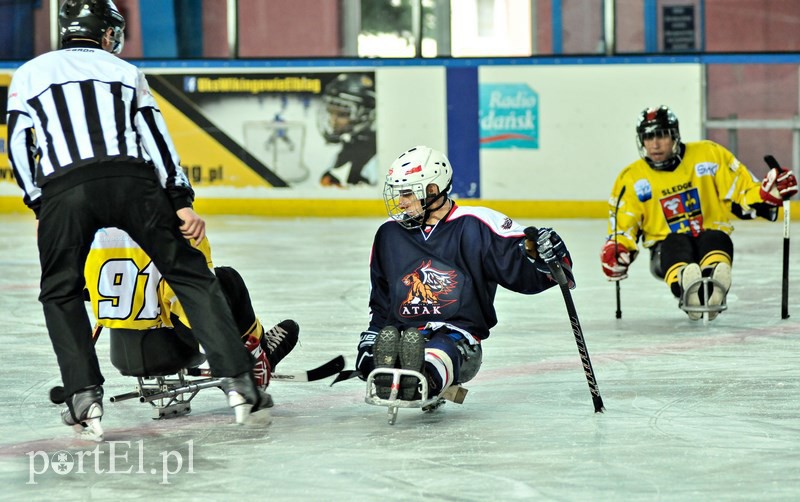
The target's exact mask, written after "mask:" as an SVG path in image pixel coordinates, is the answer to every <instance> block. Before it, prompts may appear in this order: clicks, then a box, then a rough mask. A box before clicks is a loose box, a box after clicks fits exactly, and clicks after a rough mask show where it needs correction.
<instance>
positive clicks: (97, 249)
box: [84, 228, 213, 330]
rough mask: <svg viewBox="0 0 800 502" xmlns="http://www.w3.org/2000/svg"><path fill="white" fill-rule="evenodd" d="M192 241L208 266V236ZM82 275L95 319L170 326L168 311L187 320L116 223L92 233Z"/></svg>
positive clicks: (121, 324)
mask: <svg viewBox="0 0 800 502" xmlns="http://www.w3.org/2000/svg"><path fill="white" fill-rule="evenodd" d="M197 247H198V249H200V250H201V251H202V252H203V254H204V255H205V257H206V261H207V262H208V266H209V268H212V269H213V264H212V263H211V246H210V245H209V243H208V239H207V238H205V239H203V240H202V241H201V242H200V245H199V246H197ZM84 277H85V279H86V289H87V290H88V291H89V298H90V300H91V303H92V310H93V311H94V316H95V319H96V320H97V323H98V324H100V325H102V326H103V327H106V328H125V329H137V330H142V329H151V328H159V327H164V326H166V327H170V328H171V327H172V322H171V321H170V314H175V315H177V316H178V317H179V318H180V319H181V322H182V323H183V324H185V325H186V326H190V325H189V320H188V319H187V318H186V314H185V313H184V311H183V307H182V306H181V304H180V302H179V301H178V298H177V296H175V293H174V291H172V288H171V287H170V286H169V285H168V284H167V283H166V281H164V280H163V277H162V276H161V273H160V272H159V271H158V269H157V268H156V267H155V264H153V262H152V260H151V259H150V257H149V256H148V255H147V254H146V253H145V252H144V250H142V249H141V248H140V247H139V245H138V244H136V242H135V241H134V240H133V239H131V238H130V236H129V235H128V234H127V233H125V232H124V231H122V230H120V229H118V228H105V229H101V230H99V231H98V232H97V234H95V238H94V242H92V247H91V250H90V251H89V256H88V257H87V259H86V267H85V268H84Z"/></svg>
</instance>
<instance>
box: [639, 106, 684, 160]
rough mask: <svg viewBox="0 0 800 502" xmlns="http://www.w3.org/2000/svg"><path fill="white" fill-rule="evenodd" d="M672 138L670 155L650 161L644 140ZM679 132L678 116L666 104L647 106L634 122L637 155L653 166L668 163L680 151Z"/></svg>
mask: <svg viewBox="0 0 800 502" xmlns="http://www.w3.org/2000/svg"><path fill="white" fill-rule="evenodd" d="M666 136H669V137H671V138H672V141H673V143H672V156H671V157H670V158H669V159H667V160H665V161H663V162H652V161H650V160H649V159H648V157H647V149H646V148H645V147H644V142H645V140H648V139H652V138H663V137H666ZM680 144H681V133H680V129H679V127H678V117H677V116H675V114H674V113H672V110H670V109H669V108H668V107H666V106H663V105H662V106H659V107H657V108H647V109H646V110H643V111H642V113H641V114H640V115H639V119H638V121H637V123H636V147H637V149H638V150H639V156H640V157H641V158H643V159H645V160H647V161H648V163H649V164H650V165H651V166H653V167H654V168H659V167H662V166H663V165H665V164H667V163H670V161H672V159H674V158H675V157H676V156H677V155H678V154H679V153H680Z"/></svg>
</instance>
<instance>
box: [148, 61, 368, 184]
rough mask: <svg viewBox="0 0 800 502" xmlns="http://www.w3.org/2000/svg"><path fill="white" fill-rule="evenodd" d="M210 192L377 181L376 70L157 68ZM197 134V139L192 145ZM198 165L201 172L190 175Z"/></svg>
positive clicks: (162, 93)
mask: <svg viewBox="0 0 800 502" xmlns="http://www.w3.org/2000/svg"><path fill="white" fill-rule="evenodd" d="M150 80H152V84H151V85H152V87H153V89H154V91H155V93H156V95H157V97H159V98H160V99H162V100H163V101H165V102H166V103H168V105H169V106H165V108H167V109H168V111H166V112H165V113H171V115H170V116H169V117H168V119H169V120H170V123H171V124H175V126H174V127H175V128H178V129H179V130H180V131H181V134H180V135H179V134H177V133H176V135H175V136H176V138H179V139H176V142H178V143H179V144H178V147H179V148H180V147H181V144H180V143H181V142H183V141H185V142H186V144H187V148H185V150H187V155H186V156H185V158H186V161H185V163H186V165H187V166H189V173H188V174H189V176H190V179H191V181H192V183H193V184H195V185H196V186H197V187H198V188H199V189H201V191H203V195H207V194H208V193H209V192H208V189H213V190H214V191H215V193H214V194H213V195H214V196H216V195H218V194H217V193H216V192H220V194H221V195H226V194H227V193H228V192H230V191H231V189H234V191H235V189H242V188H245V189H247V190H250V191H252V190H253V189H254V188H270V187H272V188H289V189H291V190H292V191H293V192H295V193H296V194H297V195H298V196H300V195H302V194H304V193H309V194H313V195H315V196H318V195H321V194H336V193H339V191H332V190H329V189H328V188H329V187H338V188H352V189H353V190H348V191H347V195H348V196H352V195H353V194H356V195H355V196H356V197H358V196H359V195H358V193H360V192H364V191H363V190H357V189H356V187H367V188H368V189H369V190H368V192H369V193H366V194H365V195H364V196H366V197H374V191H375V190H374V187H375V186H376V183H377V175H376V168H375V162H376V153H377V143H376V135H375V103H376V100H375V98H376V94H375V74H374V72H337V73H311V72H309V73H288V72H286V73H238V74H228V73H226V74H211V73H203V74H199V73H198V74H177V75H175V74H169V75H166V74H165V75H153V76H152V77H150ZM189 144H191V148H188V145H189ZM193 175H194V177H193Z"/></svg>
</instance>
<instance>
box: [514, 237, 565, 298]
mask: <svg viewBox="0 0 800 502" xmlns="http://www.w3.org/2000/svg"><path fill="white" fill-rule="evenodd" d="M532 230H533V227H528V228H526V229H525V234H526V235H531V234H532ZM522 245H523V247H524V248H525V253H526V254H527V256H528V259H529V260H530V261H531V262H533V264H534V265H535V266H536V270H538V271H539V272H541V273H543V274H547V275H550V267H549V264H550V263H553V262H556V261H558V262H561V265H562V268H563V270H564V273H565V274H566V275H567V279H569V287H570V289H572V288H574V287H575V277H574V276H573V275H572V258H571V257H570V254H569V251H568V250H567V245H566V244H564V241H563V240H562V239H561V237H560V236H559V235H558V234H557V233H556V231H555V230H553V229H552V228H540V229H538V230H536V240H535V241H534V240H532V239H530V238H526V239H525V240H524V241H522Z"/></svg>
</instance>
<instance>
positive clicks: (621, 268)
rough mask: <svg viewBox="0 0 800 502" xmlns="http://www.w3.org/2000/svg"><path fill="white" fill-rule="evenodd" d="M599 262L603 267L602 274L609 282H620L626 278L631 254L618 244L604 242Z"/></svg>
mask: <svg viewBox="0 0 800 502" xmlns="http://www.w3.org/2000/svg"><path fill="white" fill-rule="evenodd" d="M600 262H601V263H602V265H603V273H604V274H606V277H608V280H609V281H621V280H622V279H625V278H627V277H628V267H629V266H630V264H631V253H630V251H628V249H627V248H626V247H625V246H623V245H622V244H620V243H618V242H614V241H606V243H605V245H604V246H603V249H602V251H600Z"/></svg>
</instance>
